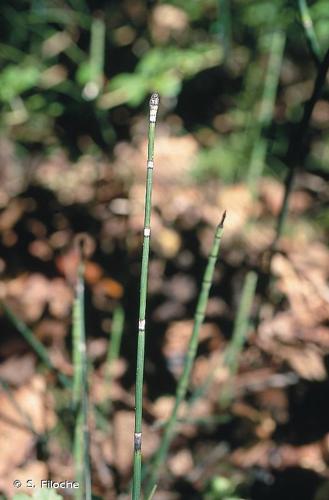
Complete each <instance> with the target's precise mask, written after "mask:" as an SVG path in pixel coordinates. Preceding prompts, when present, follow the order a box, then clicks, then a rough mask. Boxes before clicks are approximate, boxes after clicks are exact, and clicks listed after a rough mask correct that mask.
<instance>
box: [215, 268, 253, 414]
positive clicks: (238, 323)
mask: <svg viewBox="0 0 329 500" xmlns="http://www.w3.org/2000/svg"><path fill="white" fill-rule="evenodd" d="M256 286H257V274H256V273H255V272H254V271H249V272H248V273H247V275H246V277H245V280H244V284H243V289H242V295H241V300H240V303H239V308H238V312H237V316H236V320H235V322H234V328H233V335H232V340H231V342H230V344H229V346H228V348H227V351H226V356H225V360H224V363H225V365H226V366H227V368H228V370H229V380H228V382H227V384H225V385H224V387H223V389H222V391H221V394H220V398H219V401H220V404H221V406H222V407H227V406H228V405H229V404H230V402H231V400H232V397H233V389H232V378H233V377H234V376H235V374H236V372H237V370H238V366H239V356H240V354H241V351H242V349H243V345H244V343H245V341H246V338H247V334H248V330H249V327H250V315H251V308H252V305H253V302H254V297H255V292H256Z"/></svg>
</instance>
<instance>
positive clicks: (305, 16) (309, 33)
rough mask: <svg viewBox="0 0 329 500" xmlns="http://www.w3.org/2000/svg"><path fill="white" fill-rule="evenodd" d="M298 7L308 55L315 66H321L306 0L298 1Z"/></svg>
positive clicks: (318, 47)
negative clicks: (308, 51) (309, 54)
mask: <svg viewBox="0 0 329 500" xmlns="http://www.w3.org/2000/svg"><path fill="white" fill-rule="evenodd" d="M298 7H299V15H300V19H301V22H302V26H303V28H304V33H305V37H306V40H307V44H308V47H309V50H310V53H311V55H312V57H313V59H314V62H315V64H316V66H319V65H320V64H321V49H320V45H319V42H318V39H317V37H316V34H315V31H314V26H313V21H312V18H311V14H310V11H309V8H308V5H307V2H306V0H298Z"/></svg>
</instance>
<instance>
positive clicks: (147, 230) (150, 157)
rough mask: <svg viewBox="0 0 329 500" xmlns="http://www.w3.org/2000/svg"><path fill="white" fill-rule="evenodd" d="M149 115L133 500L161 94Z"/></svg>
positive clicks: (137, 484) (136, 481)
mask: <svg viewBox="0 0 329 500" xmlns="http://www.w3.org/2000/svg"><path fill="white" fill-rule="evenodd" d="M149 107H150V114H149V128H148V150H147V174H146V193H145V214H144V232H143V234H144V238H143V254H142V268H141V278H140V303H139V320H138V343H137V367H136V389H135V433H134V473H133V487H132V499H133V500H140V497H141V473H142V415H143V379H144V352H145V314H146V299H147V282H148V263H149V252H150V236H151V227H150V223H151V205H152V184H153V167H154V136H155V124H156V117H157V111H158V108H159V95H158V94H157V93H155V94H152V96H151V99H150V103H149Z"/></svg>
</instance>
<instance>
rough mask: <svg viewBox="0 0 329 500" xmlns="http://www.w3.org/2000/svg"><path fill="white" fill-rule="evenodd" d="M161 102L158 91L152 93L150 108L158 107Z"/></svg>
mask: <svg viewBox="0 0 329 500" xmlns="http://www.w3.org/2000/svg"><path fill="white" fill-rule="evenodd" d="M159 103H160V97H159V94H158V93H157V92H154V94H152V95H151V99H150V108H158V107H159Z"/></svg>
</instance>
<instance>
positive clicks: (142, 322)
mask: <svg viewBox="0 0 329 500" xmlns="http://www.w3.org/2000/svg"><path fill="white" fill-rule="evenodd" d="M138 330H145V319H140V320H139V321H138Z"/></svg>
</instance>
